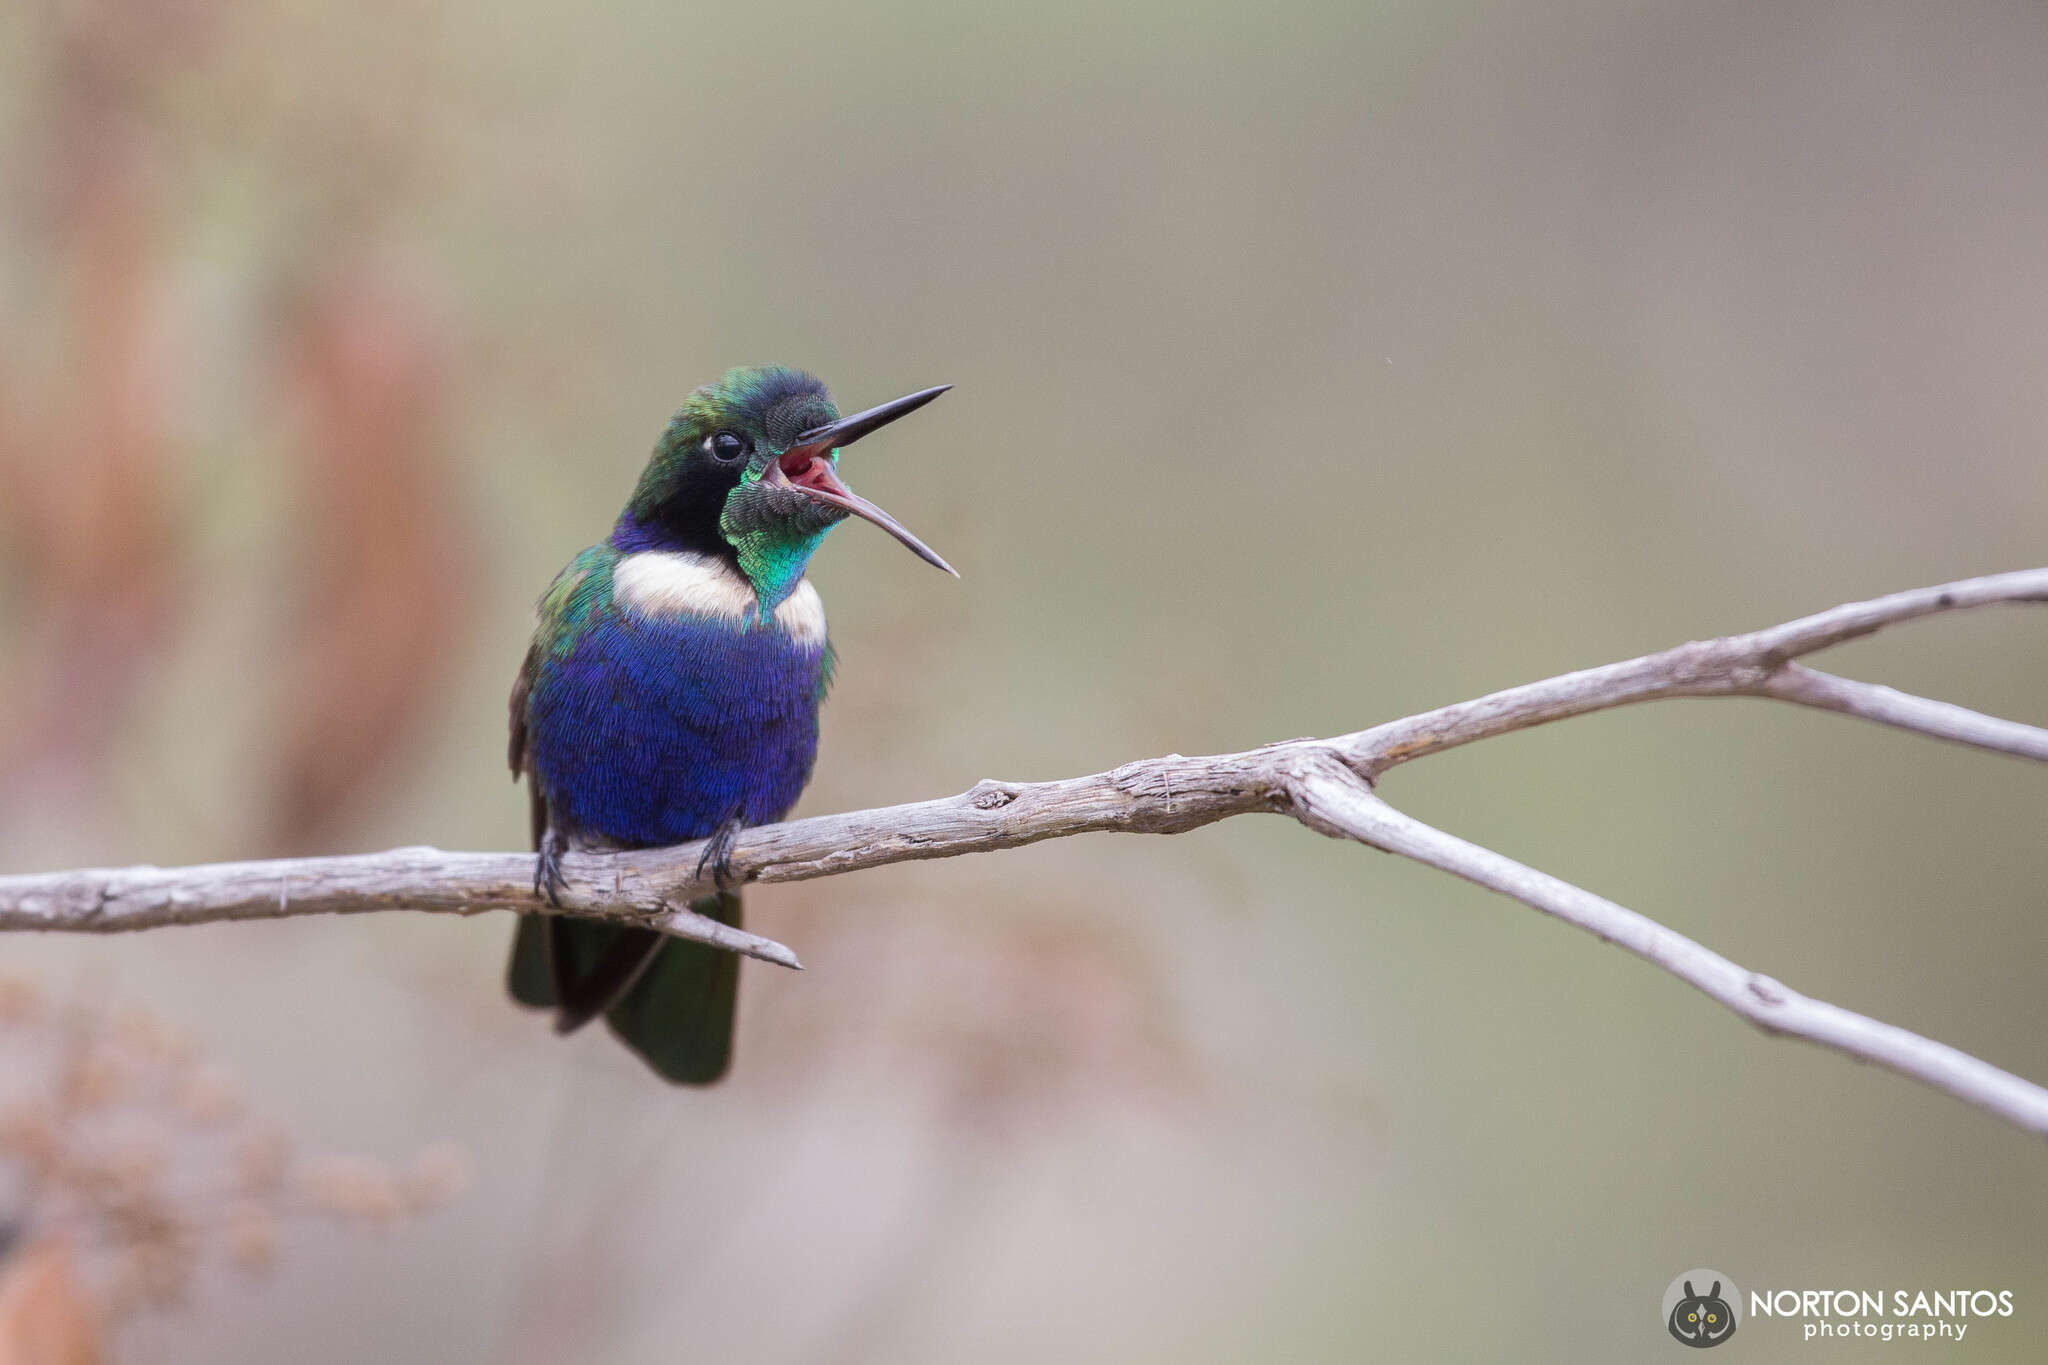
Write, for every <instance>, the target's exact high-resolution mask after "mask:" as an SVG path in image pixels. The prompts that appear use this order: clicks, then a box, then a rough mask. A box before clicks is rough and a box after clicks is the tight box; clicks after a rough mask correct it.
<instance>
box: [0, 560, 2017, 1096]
mask: <svg viewBox="0 0 2048 1365" xmlns="http://www.w3.org/2000/svg"><path fill="white" fill-rule="evenodd" d="M2017 602H2048V568H2041V569H2028V570H2022V571H2020V572H2017V573H2006V574H1993V575H1989V576H1987V577H1983V578H1973V579H1966V580H1964V581H1961V582H1957V583H1949V584H1943V585H1940V586H1937V587H1932V588H1919V589H1915V590H1913V591H1911V592H1902V593H1894V594H1892V595H1891V596H1888V597H1880V598H1875V599H1873V600H1871V601H1868V602H1852V603H1849V604H1847V605H1845V606H1840V607H1835V608H1832V609H1831V610H1828V611H1824V612H1819V613H1816V614H1815V615H1812V616H1807V617H1802V618H1800V619H1799V620H1796V621H1789V622H1786V623H1785V624H1783V625H1779V626H1773V627H1770V628H1769V629H1766V630H1760V631H1755V632H1752V633H1750V634H1747V635H1730V636H1725V637H1723V638H1721V639H1716V640H1703V641H1694V642H1692V643H1690V644H1684V645H1679V646H1677V647H1676V648H1673V649H1667V650H1664V651H1663V652H1661V653H1657V654H1648V655H1644V656H1642V657H1641V658H1637V659H1628V660H1624V661H1622V662H1620V663H1614V664H1608V665H1605V666H1604V667H1600V668H1589V669H1585V670H1583V671H1580V672H1577V673H1568V674H1564V675H1561V676H1559V677H1555V678H1547V679H1544V680H1543V681H1541V682H1533V683H1527V684H1524V685H1523V686H1520V687H1511V688H1508V689H1507V690H1505V691H1501V692H1495V693H1492V694H1491V695H1489V696H1484V697H1480V698H1477V699H1475V700H1472V701H1466V702H1459V703H1457V704H1456V705H1453V706H1446V707H1441V708H1439V709H1437V710H1434V711H1427V712H1423V713H1422V714H1420V715H1414V716H1408V717H1406V718H1404V719H1401V720H1395V721H1389V722H1387V723H1386V724H1383V725H1377V726H1374V727H1373V728H1371V729H1369V730H1360V731H1357V732H1355V733H1353V734H1348V735H1340V736H1338V737H1336V738H1334V739H1329V740H1291V741H1288V742H1286V743H1282V744H1273V745H1268V746H1266V747H1265V748H1261V749H1252V750H1247V751H1245V752H1243V753H1235V754H1214V755H1209V756H1206V757H1196V758H1184V757H1182V756H1180V755H1178V754H1171V755H1168V756H1166V757H1164V758H1153V759H1143V760H1140V761H1138V762H1134V763H1127V764H1124V765H1123V766H1122V767H1120V768H1115V769H1112V770H1111V771H1109V772H1104V773H1095V774H1092V775H1090V776H1087V777H1075V778H1067V779H1065V780H1062V781H1056V782H1024V783H1013V782H993V781H984V782H981V783H979V784H977V785H976V786H975V787H974V788H973V789H972V790H970V791H967V792H965V793H962V794H961V795H959V796H954V797H947V798H943V799H940V800H936V801H920V802H915V803H912V804H909V805H902V806H887V807H882V808H878V809H875V810H864V811H851V812H847V813H844V814H839V815H823V816H816V817H813V818H811V819H807V820H794V821H789V822H787V823H784V824H776V825H763V826H760V827H757V828H754V829H748V830H743V831H742V832H741V833H740V835H739V837H738V838H737V839H736V840H734V842H733V845H732V847H731V850H730V854H729V857H728V858H727V868H728V871H729V873H730V875H731V876H732V877H734V878H736V879H737V880H740V881H758V882H785V881H804V880H808V879H810V878H814V877H830V876H836V875H838V874H840V873H844V872H853V871H858V870H859V869H862V868H868V867H880V866H883V865H885V864H888V863H900V862H908V861H912V860H916V859H923V858H948V857H954V856H957V855H960V854H965V853H986V852H991V851H993V850H996V849H1003V848H1016V847H1018V846H1020V845H1023V844H1030V843H1036V842H1038V841H1040V840H1043V839H1057V838H1063V837H1066V836H1068V835H1073V834H1082V833H1086V832H1089V831H1096V830H1115V831H1123V832H1128V833H1145V834H1179V833H1184V832H1185V831H1188V830H1191V829H1195V828H1198V827H1200V826H1202V825H1206V824H1210V823H1212V822H1214V821H1217V820H1221V819H1224V818H1226V817H1228V816H1232V815H1242V814H1248V813H1252V812H1257V811H1268V812H1276V813H1282V814H1287V815H1292V816H1293V817H1295V818H1296V819H1299V820H1301V821H1302V822H1303V823H1305V824H1307V825H1309V826H1310V827H1312V828H1315V829H1318V830H1320V831H1322V832H1323V833H1326V834H1333V835H1340V836H1342V837H1345V838H1351V839H1356V840H1359V841H1361V842H1364V843H1368V844H1371V845H1373V846H1374V847H1377V848H1383V849H1386V850H1388V851H1389V852H1394V853H1399V854H1401V855H1402V856H1404V857H1409V858H1414V859H1416V860H1418V861H1420V862H1423V863H1427V864H1429V865H1430V866H1432V867H1438V868H1442V869H1443V870H1445V871H1449V872H1453V873H1455V874H1457V875H1458V876H1461V877H1465V878H1467V879H1469V880H1471V881H1474V882H1477V883H1478V884H1480V885H1482V886H1486V887H1489V888H1491V889H1493V890H1496V891H1500V892H1502V893H1504V894H1506V895H1509V896H1512V897H1514V898H1515V899H1517V900H1520V901H1522V902H1524V903H1525V904H1528V905H1531V906H1534V907H1536V908H1537V909H1540V910H1543V911H1546V912H1547V913H1550V914H1553V915H1556V916H1557V917H1559V918H1561V919H1563V920H1565V921H1567V922H1569V923H1571V924H1574V925H1577V926H1578V927H1580V928H1583V929H1586V930H1588V931H1590V932H1592V933H1595V934H1598V935H1600V936H1601V937H1602V938H1604V939H1607V940H1609V941H1611V942H1614V943H1618V944H1620V945H1622V946H1623V947H1625V948H1627V949H1628V950H1629V951H1631V952H1633V953H1635V954H1637V955H1638V956H1640V957H1642V958H1644V959H1645V960H1647V961H1650V962H1652V963H1655V964H1656V965H1658V966H1660V967H1663V968H1664V969H1665V970H1667V971H1670V972H1672V973H1674V974H1675V975H1677V976H1679V977H1681V978H1682V979H1684V980H1686V981H1688V982H1690V983H1692V984H1693V985H1695V986H1697V987H1699V988H1700V989H1701V990H1703V991H1705V992H1706V993H1707V994H1708V995H1710V996H1712V997H1713V998H1714V999H1716V1000H1718V1001H1720V1002H1721V1003H1722V1004H1724V1005H1726V1006H1728V1007H1729V1008H1730V1009H1732V1010H1734V1011H1736V1012H1737V1013H1738V1014H1740V1015H1742V1016H1743V1017H1744V1018H1746V1019H1749V1020H1751V1021H1752V1022H1754V1023H1756V1024H1757V1025H1758V1026H1760V1027H1762V1028H1764V1029H1766V1030H1769V1031H1771V1032H1773V1033H1779V1034H1785V1035H1788V1036H1792V1037H1798V1038H1804V1039H1806V1040H1808V1041H1809V1042H1814V1043H1819V1044H1821V1045H1823V1046H1826V1047H1832V1048H1835V1049H1837V1050H1839V1051H1842V1052H1845V1053H1847V1054H1849V1055H1850V1056H1853V1057H1857V1058H1860V1059H1861V1060H1864V1061H1868V1062H1871V1063H1874V1064H1876V1065H1878V1066H1882V1067H1886V1068H1888V1069H1889V1070H1892V1071H1896V1072H1898V1073H1899V1074H1900V1075H1903V1076H1909V1077H1912V1078H1913V1079H1915V1080H1918V1081H1922V1082H1924V1083H1926V1084H1928V1085H1931V1086H1934V1087H1935V1088H1937V1089H1940V1090H1943V1091H1946V1092H1947V1093H1949V1094H1952V1095H1955V1096H1957V1097H1958V1098H1961V1099H1963V1100H1966V1101H1968V1102H1970V1103H1972V1104H1976V1105H1978V1106H1980V1107H1982V1108H1984V1109H1987V1110H1989V1111H1990V1112H1992V1113H1995V1114H1998V1115H1999V1116H2000V1117H2003V1118H2005V1119H2008V1120H2010V1121H2011V1122H2013V1123H2016V1124H2019V1125H2020V1126H2021V1127H2024V1128H2026V1129H2028V1130H2029V1131H2031V1132H2034V1133H2039V1134H2048V1091H2044V1090H2042V1089H2041V1088H2040V1087H2039V1086H2036V1085H2034V1084H2033V1083H2031V1082H2029V1081H2026V1080H2023V1079H2021V1078H2019V1077H2017V1076H2013V1075H2011V1074H2009V1073H2007V1072H2004V1071H2000V1070H1999V1069H1998V1068H1996V1067H1993V1066H1990V1065H1988V1064H1987V1063H1984V1062H1981V1061H1978V1060H1976V1059H1975V1058H1972V1057H1969V1056H1967V1055H1965V1054H1963V1053H1961V1052H1957V1051H1956V1050H1954V1049H1953V1048H1949V1047H1947V1046H1945V1045H1943V1044H1940V1043H1936V1042H1933V1041H1931V1040H1929V1039H1926V1038H1922V1037H1920V1036H1919V1035H1917V1034H1914V1033H1910V1032H1907V1031H1906V1030H1904V1029H1900V1028H1895V1027H1893V1026H1892V1025H1889V1024H1883V1023H1879V1022H1877V1021H1876V1020H1872V1019H1867V1018H1865V1017H1863V1016H1862V1015H1858V1014H1854V1013H1851V1012H1850V1011H1847V1010H1843V1009H1839V1008H1837V1007H1836V1006H1833V1005H1828V1004H1825V1003H1823V1002H1820V1001H1816V1000H1810V999H1807V998H1806V997H1804V996H1801V995H1798V994H1796V993H1794V992H1792V991H1790V990H1788V989H1786V988H1785V987H1783V986H1781V985H1779V984H1778V983H1776V982H1774V981H1772V980H1771V979H1770V978H1768V977H1765V976H1760V975H1758V974H1756V973H1754V972H1750V971H1747V970H1746V969H1744V968H1742V967H1738V966H1737V965H1735V964H1734V963H1732V962H1729V961H1728V960H1727V959H1725V958H1722V957H1719V956H1717V955H1716V954H1714V953H1712V952H1711V951H1709V950H1708V949H1706V948H1704V947H1702V946H1700V945H1699V944H1697V943H1694V942H1693V941H1692V940H1691V939H1688V938H1686V937H1685V936H1684V935H1682V934H1678V933H1675V932H1673V931H1672V930H1669V929H1666V928H1664V927H1663V926H1662V925H1659V924H1657V923H1656V922H1655V921H1653V920H1649V919H1647V918H1645V917H1643V916H1642V915H1639V914H1637V913H1636V912H1634V911H1631V910H1626V909H1624V908H1622V907H1621V906H1618V905H1615V904H1614V903H1613V902H1611V901H1607V900H1603V899H1602V898H1600V897H1599V896H1596V895H1594V894H1592V893H1591V892H1588V891H1584V890H1581V889H1580V888H1578V887H1575V886H1571V885H1569V884H1568V883H1565V882H1562V881H1559V880H1558V879H1556V878H1555V877H1551V876H1548V875H1547V874H1544V873H1541V872H1537V871H1534V870H1533V869H1530V868H1527V867H1524V866H1522V865H1521V864H1519V863H1516V862H1513V861H1512V860H1510V859H1508V858H1505V857H1502V856H1501V855H1499V854H1497V853H1492V852H1490V851H1488V850H1486V849H1483V848H1479V847H1478V846H1476V845H1473V844H1469V843H1466V842H1465V841H1463V840H1461V839H1458V838H1456V837H1454V836H1452V835H1449V834H1446V833H1443V832H1442V831H1440V830H1436V829H1433V828H1431V827H1430V826H1428V825H1424V824H1421V823H1420V822H1418V821H1415V820H1413V819H1411V818H1409V817H1408V816H1405V815H1403V814H1401V813H1400V812H1399V811H1396V810H1395V809H1394V808H1393V807H1391V806H1389V805H1387V804H1386V803H1385V802H1384V801H1382V800H1380V799H1379V798H1378V797H1377V796H1376V795H1374V794H1373V791H1372V788H1371V785H1370V784H1372V783H1373V782H1374V781H1375V780H1377V779H1378V778H1379V777H1380V776H1381V775H1382V774H1383V773H1385V772H1386V771H1387V770H1389V769H1391V768H1393V767H1395V766H1396V765H1398V764H1401V763H1406V762H1410V761H1412V760H1414V759H1417V758H1422V757H1426V756H1427V755H1430V754H1435V753H1441V752H1443V751H1444V750H1446V749H1450V748H1455V747H1457V746H1458V745H1461V744H1469V743H1471V742H1473V741H1474V740H1480V739H1487V738H1490V737H1492V736H1495V735H1502V734H1507V733H1510V732H1512V731H1515V730H1522V729H1527V728H1529V727H1531V726H1535V725H1542V724H1545V723H1547V722H1549V721H1554V720H1562V719H1565V718H1567V717H1571V716H1580V715H1586V714H1589V713H1591V712H1594V711H1603V710H1607V709H1609V708H1612V707H1616V706H1625V705H1629V704H1631V703H1634V702H1639V701H1648V700H1653V699H1656V698H1662V697H1716V696H1741V697H1761V698H1765V699H1769V700H1777V701H1787V702H1793V703H1796V704H1798V705H1802V706H1810V707H1817V708H1820V709H1822V710H1829V711H1837V712H1840V713H1842V714H1844V715H1851V716H1857V717H1860V718H1862V719H1865V720H1872V721H1876V722H1878V723H1880V724H1884V725H1890V726H1894V727H1897V728H1899V729H1903V730H1910V731H1914V732H1916V733H1919V734H1925V735H1931V736H1933V737H1935V738H1937V739H1944V740H1949V741H1952V742H1954V743H1959V744H1967V745H1972V746H1974V747H1976V748H1980V749H1987V750H1990V751H1992V752H1996V753H2003V754H2010V755H2014V756H2016V757H2020V758H2028V759H2033V760H2036V761H2048V730H2043V729H2040V728H2037V727H2035V726H2031V725H2024V724H2021V723H2019V722H2016V721H2009V720H2001V719H1999V718H1997V717H1993V716H1985V715H1980V714H1978V713H1977V712H1974V711H1969V710H1965V709H1964V708H1962V707H1959V706H1952V705H1950V704H1948V703H1946V702H1940V701H1933V700H1929V699H1927V698H1924V697H1915V696H1910V695H1908V694H1906V693H1902V692H1896V691H1893V690H1892V689H1890V688H1887V687H1881V686H1878V685H1877V684H1874V683H1863V682H1854V681H1851V680H1849V679H1845V678H1837V677H1833V676H1831V675H1829V674H1826V673H1820V672H1816V671H1814V670H1813V669H1810V668H1807V667H1805V666H1804V665H1801V664H1797V663H1794V662H1793V660H1794V659H1796V658H1798V657H1800V656H1802V655H1805V654H1810V653H1813V652H1814V651H1816V650H1820V649H1824V648H1826V647H1827V646H1829V645H1833V644H1838V643H1840V642H1842V641H1844V640H1849V639H1853V638H1856V637H1858V636H1862V635H1868V634H1870V633H1872V632H1874V631H1876V630H1879V629H1881V628H1883V627H1884V626H1887V625H1891V624H1895V623H1897V622H1901V621H1908V620H1912V619H1914V618H1917V617H1921V616H1928V615H1933V614H1935V613H1939V612H1947V611H1955V610H1961V609H1963V608H1968V607H1977V606H1986V605H1991V604H1995V603H2017ZM703 850H704V845H703V843H701V842H699V843H692V844H683V845H679V846H676V847H673V848H661V849H640V850H633V851H628V852H619V853H573V852H572V853H570V854H569V855H567V856H566V857H565V858H564V860H563V871H564V872H565V874H566V875H567V878H568V883H569V887H568V892H567V895H566V896H565V899H564V906H565V912H566V913H570V914H577V915H585V916H593V917H600V918H610V919H618V920H625V921H630V922H633V923H639V924H646V925H651V926H652V927H655V928H659V929H662V930H663V931H665V932H667V933H671V934H674V935H676V936H678V937H682V938H688V939H693V940H695V941H698V942H703V943H712V944H715V945H717V946H720V947H725V948H729V949H731V950H733V951H735V952H741V953H745V954H747V955H749V956H752V957H758V958H761V959H763V960H765V961H770V962H778V963H781V964H782V965H784V966H790V967H794V966H796V965H797V962H796V956H795V954H793V953H791V952H790V950H789V949H788V948H786V947H784V946H783V945H781V944H779V943H776V942H774V941H773V940H770V939H764V938H760V937H758V936H756V935H753V934H747V933H744V932H742V931H740V930H737V929H732V928H729V927H728V926H726V925H722V924H719V923H717V922H716V921H714V920H710V919H707V918H705V917H703V916H699V915H694V914H692V913H691V912H690V911H688V910H684V909H677V908H675V907H678V906H684V905H687V904H688V903H689V901H690V900H691V899H692V898H694V897H696V896H698V895H702V894H705V893H707V892H709V891H710V890H711V889H712V888H711V885H710V879H709V878H708V877H707V876H704V875H702V874H701V873H700V870H699V868H700V863H701V861H702V853H703ZM532 876H533V860H532V857H531V855H528V854H514V853H443V852H440V851H439V850H436V849H431V848H405V849H394V850H392V851H391V852H389V853H379V854H367V855H362V856H357V857H344V858H300V859H291V860H284V861H275V862H255V863H223V864H215V865H211V866H200V867H186V868H168V869H166V868H153V867H138V868H125V869H96V870H83V871H74V872H50V873H37V874H30V875H26V876H11V877H0V930H8V929H54V930H75V931H85V932H113V931H120V930H129V929H147V928H156V927H159V926H163V925H172V924H200V923H209V922H215V921H221V920H244V919H275V918H280V917H283V916H288V915H306V914H335V913H351V912H357V911H370V910H428V911H440V912H446V913H454V914H475V913H478V912H480V911H485V910H520V911H532V910H536V909H539V908H542V907H540V906H539V905H538V904H537V903H536V901H535V899H534V896H533V893H532V889H531V888H532ZM287 886H288V887H289V895H287V894H286V891H285V888H286V887H287Z"/></svg>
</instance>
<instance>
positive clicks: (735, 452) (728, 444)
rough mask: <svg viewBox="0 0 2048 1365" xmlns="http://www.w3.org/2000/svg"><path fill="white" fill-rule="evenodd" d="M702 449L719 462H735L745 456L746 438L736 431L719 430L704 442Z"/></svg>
mask: <svg viewBox="0 0 2048 1365" xmlns="http://www.w3.org/2000/svg"><path fill="white" fill-rule="evenodd" d="M704 449H705V451H706V452H707V453H708V454H709V455H710V456H711V458H712V459H714V460H716V461H718V462H719V463H720V464H736V463H738V462H739V461H740V460H743V459H745V458H746V455H747V438H746V437H744V436H741V435H740V434H738V433H737V432H732V431H721V432H719V433H718V434H717V435H716V436H713V437H712V438H711V439H710V440H708V441H706V442H705V443H704Z"/></svg>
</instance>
